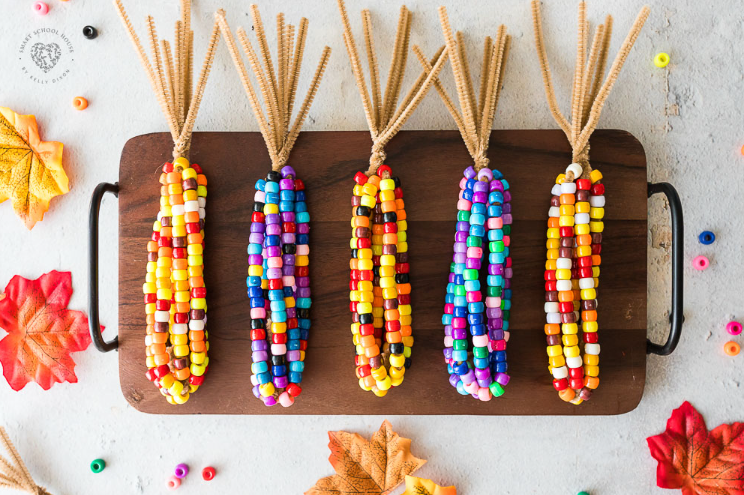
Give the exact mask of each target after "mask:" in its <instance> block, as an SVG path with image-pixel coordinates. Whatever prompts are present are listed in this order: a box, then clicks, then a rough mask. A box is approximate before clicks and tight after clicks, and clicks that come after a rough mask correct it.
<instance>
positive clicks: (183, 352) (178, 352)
mask: <svg viewBox="0 0 744 495" xmlns="http://www.w3.org/2000/svg"><path fill="white" fill-rule="evenodd" d="M173 355H174V356H176V357H186V356H188V355H189V346H187V345H175V346H173Z"/></svg>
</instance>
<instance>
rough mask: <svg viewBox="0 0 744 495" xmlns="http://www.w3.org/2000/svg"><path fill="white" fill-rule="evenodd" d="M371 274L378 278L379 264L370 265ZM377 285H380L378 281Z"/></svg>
mask: <svg viewBox="0 0 744 495" xmlns="http://www.w3.org/2000/svg"><path fill="white" fill-rule="evenodd" d="M372 275H373V276H374V277H375V278H380V267H379V266H373V267H372ZM377 285H380V284H379V283H378V284H377Z"/></svg>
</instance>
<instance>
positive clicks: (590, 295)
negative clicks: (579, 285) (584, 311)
mask: <svg viewBox="0 0 744 495" xmlns="http://www.w3.org/2000/svg"><path fill="white" fill-rule="evenodd" d="M596 298H597V291H596V290H595V289H581V299H583V300H584V301H591V300H592V299H596Z"/></svg>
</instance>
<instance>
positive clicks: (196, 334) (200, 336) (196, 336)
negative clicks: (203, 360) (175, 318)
mask: <svg viewBox="0 0 744 495" xmlns="http://www.w3.org/2000/svg"><path fill="white" fill-rule="evenodd" d="M189 340H190V341H191V343H192V344H193V343H194V342H202V341H203V340H204V330H190V331H189Z"/></svg>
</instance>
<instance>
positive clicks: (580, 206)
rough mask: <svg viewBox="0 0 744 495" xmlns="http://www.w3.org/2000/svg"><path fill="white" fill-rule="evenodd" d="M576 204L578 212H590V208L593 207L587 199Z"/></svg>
mask: <svg viewBox="0 0 744 495" xmlns="http://www.w3.org/2000/svg"><path fill="white" fill-rule="evenodd" d="M574 206H575V209H576V213H589V210H590V209H591V205H590V204H589V203H588V202H586V201H581V202H579V203H576V205H574Z"/></svg>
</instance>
